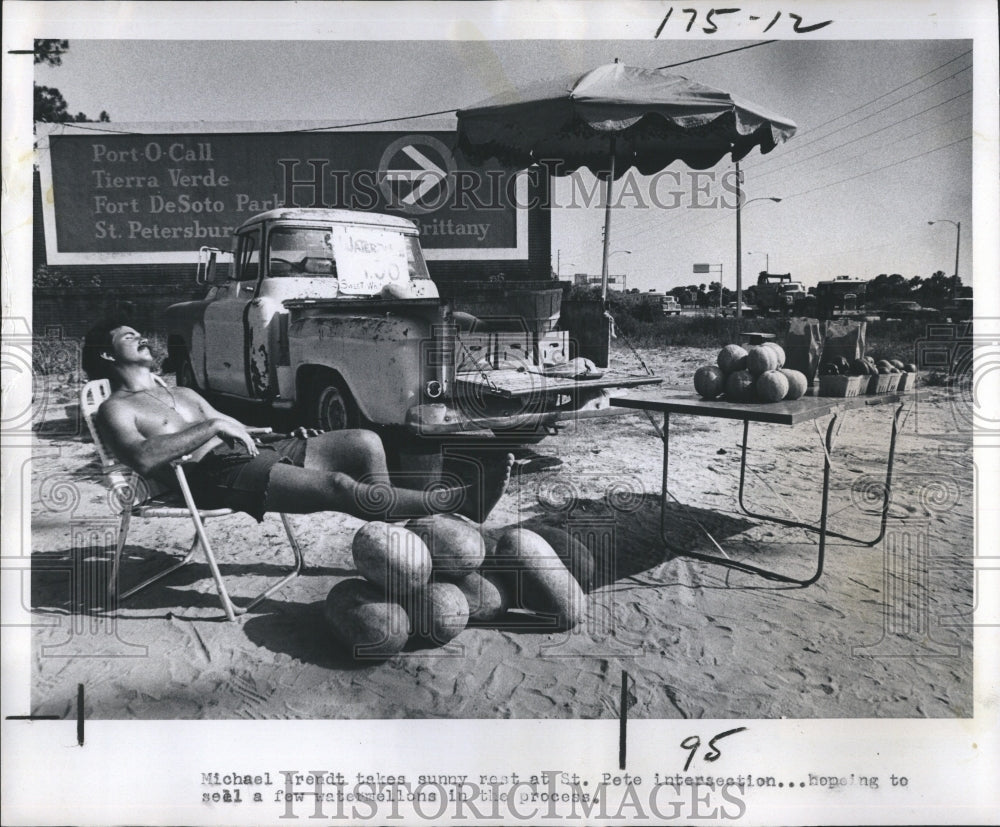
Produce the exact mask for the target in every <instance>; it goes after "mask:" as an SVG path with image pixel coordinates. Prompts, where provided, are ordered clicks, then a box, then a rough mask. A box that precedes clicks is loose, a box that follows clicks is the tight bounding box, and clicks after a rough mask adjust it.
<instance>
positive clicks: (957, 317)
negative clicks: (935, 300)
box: [941, 297, 972, 322]
mask: <svg viewBox="0 0 1000 827" xmlns="http://www.w3.org/2000/svg"><path fill="white" fill-rule="evenodd" d="M941 315H942V316H946V317H947V318H948V319H949V321H952V322H967V321H969V320H970V319H971V318H972V298H971V297H970V298H965V299H952V300H951V301H950V302H948V304H946V305H945V306H944V307H943V308H941Z"/></svg>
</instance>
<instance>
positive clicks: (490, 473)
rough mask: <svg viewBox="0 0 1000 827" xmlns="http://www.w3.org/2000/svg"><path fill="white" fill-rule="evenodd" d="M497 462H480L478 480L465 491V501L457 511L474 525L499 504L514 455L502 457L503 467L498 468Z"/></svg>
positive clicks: (508, 477) (508, 479) (480, 521)
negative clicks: (480, 471) (480, 470)
mask: <svg viewBox="0 0 1000 827" xmlns="http://www.w3.org/2000/svg"><path fill="white" fill-rule="evenodd" d="M498 466H499V462H498V461H493V462H490V461H482V464H481V466H480V467H481V469H482V473H481V474H480V477H481V478H480V479H479V481H478V482H474V483H473V484H472V485H470V486H469V487H468V488H467V489H466V496H465V501H464V502H463V503H462V505H461V507H460V508H459V509H458V513H459V514H461V515H462V516H463V517H468V518H469V519H470V520H472V521H473V522H476V523H482V522H485V521H486V518H487V517H488V516H489V515H490V512H491V511H492V510H493V509H494V508H495V507H496V504H497V503H498V502H500V498H501V497H502V496H503V494H504V491H506V490H507V483H509V482H510V471H511V469H512V468H513V467H514V455H513V454H506V455H505V456H504V457H503V466H502V468H501V467H498Z"/></svg>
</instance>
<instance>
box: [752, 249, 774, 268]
mask: <svg viewBox="0 0 1000 827" xmlns="http://www.w3.org/2000/svg"><path fill="white" fill-rule="evenodd" d="M747 255H748V256H764V272H765V273H770V272H771V254H770V253H758V252H755V251H754V250H747Z"/></svg>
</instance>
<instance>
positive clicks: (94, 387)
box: [80, 377, 303, 620]
mask: <svg viewBox="0 0 1000 827" xmlns="http://www.w3.org/2000/svg"><path fill="white" fill-rule="evenodd" d="M157 380H158V381H159V382H160V383H161V384H164V383H163V382H162V380H160V379H159V378H158V377H157ZM110 395H111V385H110V383H109V382H108V380H107V379H95V380H93V381H90V382H87V384H85V385H84V386H83V388H81V390H80V411H81V412H82V414H83V417H84V420H85V421H86V423H87V428H88V429H89V431H90V436H91V438H92V439H93V440H94V445H95V447H96V448H97V453H98V455H99V456H100V459H101V471H102V473H103V477H104V482H105V484H106V485H107V486H108V487H109V488H110V489H111V490H112V491H113V492H115V493H116V494H117V499H118V501H119V502H121V503H122V512H121V525H120V527H119V529H118V542H117V544H116V546H115V556H114V560H113V562H112V566H111V576H110V578H109V580H108V601H109V604H110V603H111V602H112V601H113V599H114V598H115V597H117V598H118V600H119V601H124V600H127V599H128V598H130V597H131V596H132V595H134V594H137V593H138V592H140V591H142V590H143V589H145V588H146V587H147V586H151V585H152V584H153V583H156V582H157V581H159V580H161V579H163V578H164V577H166V576H168V575H170V574H172V573H173V572H175V571H177V570H178V569H179V568H181V567H182V566H184V565H186V564H187V563H189V562H190V561H191V560H192V559H193V558H194V556H195V553H196V552H197V550H198V547H199V546H200V547H201V549H202V551H203V552H204V554H205V559H206V561H207V562H208V566H209V568H210V569H211V570H212V578H213V579H214V580H215V586H216V589H217V591H218V593H219V599H220V600H221V601H222V608H223V609H224V610H225V612H226V617H228V618H229V619H230V620H236V616H237V615H240V614H244V613H245V612H247V611H249V610H250V609H252V608H253V607H254V606H256V605H257V604H258V603H260V602H261V601H262V600H264V599H266V598H267V597H269V596H270V595H272V594H274V593H275V592H276V591H277V590H278V589H280V588H281V587H282V586H284V585H285V584H286V583H288V582H289V581H290V580H292V579H293V578H295V577H297V576H298V575H299V573H300V572H301V571H302V568H303V558H302V552H301V550H300V549H299V544H298V541H297V540H296V539H295V534H294V532H293V531H292V526H291V524H290V523H289V521H288V517H287V516H286V515H284V514H281V515H280V517H281V522H282V524H283V525H284V527H285V533H286V534H287V536H288V542H289V543H290V544H291V547H292V554H293V555H294V557H295V565H294V567H293V568H292V570H291V571H290V572H289V573H288V574H286V575H285V576H284V577H283V578H281V580H279V581H278V582H277V583H274V584H273V585H272V586H270V587H269V588H268V589H266V590H265V591H263V592H261V593H260V594H259V595H257V596H256V597H254V598H253V599H252V600H251V601H250V602H249V603H247V604H246V605H245V606H242V607H240V606H236V605H234V604H233V601H232V600H231V599H230V597H229V592H228V591H227V590H226V585H225V583H224V582H223V580H222V575H221V573H220V572H219V564H218V563H217V562H216V559H215V553H214V552H213V551H212V545H211V543H210V542H209V540H208V535H207V534H206V532H205V521H206V520H207V519H208V518H210V517H228V516H231V515H233V514H237V513H239V512H237V511H234V510H233V509H231V508H212V509H204V508H199V507H198V506H197V505H196V503H195V501H194V497H193V496H192V494H191V488H190V487H189V486H188V482H187V477H186V476H185V474H184V464H185V462H189V461H190V459H191V458H190V457H189V456H184V457H181V458H180V459H177V460H174V461H173V462H172V463H171V467H172V468H173V470H174V473H175V474H176V475H177V484H178V487H179V489H180V491H179V492H175V491H171V490H169V489H165V488H164V486H159V485H157V484H156V483H155V482H149V481H147V480H145V479H143V478H142V477H140V476H139V475H138V474H137V473H135V472H134V471H132V470H131V469H130V468H128V467H127V466H125V465H122V464H121V463H120V462H118V461H117V460H116V459H115V457H114V455H113V454H112V452H111V450H110V448H109V447H108V445H107V443H105V442H104V440H103V439H102V438H101V435H100V433H99V432H98V430H97V424H96V423H95V422H94V415H95V414H96V413H97V409H98V408H99V407H100V406H101V403H102V402H104V400H105V399H107V398H108V397H109V396H110ZM269 431H270V429H269V428H262V429H261V428H258V429H250V432H251V433H267V432H269ZM114 499H115V498H112V500H113V501H114ZM133 517H144V518H154V517H173V518H178V517H180V518H187V519H190V520H191V521H192V522H193V523H194V540H193V542H192V544H191V548H190V550H189V551H188V553H187V554H186V555H185V556H184V557H183V558H181V559H180V560H179V562H177V563H174V564H173V565H171V566H169V567H167V568H166V569H164V570H163V571H160V572H159V573H157V574H155V575H153V576H152V577H150V578H148V579H146V580H144V581H142V582H141V583H139V584H138V585H137V586H133V587H132V588H130V589H129V590H128V591H126V592H124V593H122V594H118V574H119V568H120V566H121V556H122V549H124V548H125V540H126V538H127V537H128V529H129V524H130V522H131V520H132V518H133Z"/></svg>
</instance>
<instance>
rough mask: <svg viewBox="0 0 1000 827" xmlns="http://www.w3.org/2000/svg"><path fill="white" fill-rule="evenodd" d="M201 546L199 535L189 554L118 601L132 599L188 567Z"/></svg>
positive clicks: (124, 594)
mask: <svg viewBox="0 0 1000 827" xmlns="http://www.w3.org/2000/svg"><path fill="white" fill-rule="evenodd" d="M199 544H200V543H199V540H198V535H197V534H195V536H194V541H193V542H192V543H191V548H190V549H189V550H188V553H187V554H185V555H184V556H183V557H182V558H181V559H180V560H178V561H177V562H176V563H174V564H173V565H172V566H167V568H165V569H163V570H162V571H159V572H157V573H156V574H154V575H153V576H152V577H147V578H146V579H145V580H143V581H142V582H141V583H139V584H138V585H136V586H133V587H132V588H131V589H129V590H128V591H127V592H124V593H123V594H121V595H119V596H118V599H119V600H120V601H121V600H128V598H130V597H131V596H132V595H134V594H138V593H139V592H141V591H142V590H143V589H145V588H146V587H147V586H152V585H153V583H156V582H158V581H160V580H162V579H163V578H164V577H167V576H168V575H171V574H173V573H174V572H175V571H177V569H179V568H182V567H183V566H186V565H187V564H188V563H190V562H191V560H192V559H194V555H195V552H196V551H197V550H198V546H199Z"/></svg>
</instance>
